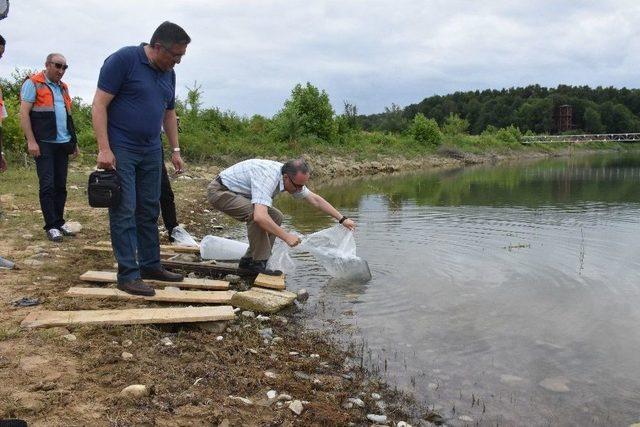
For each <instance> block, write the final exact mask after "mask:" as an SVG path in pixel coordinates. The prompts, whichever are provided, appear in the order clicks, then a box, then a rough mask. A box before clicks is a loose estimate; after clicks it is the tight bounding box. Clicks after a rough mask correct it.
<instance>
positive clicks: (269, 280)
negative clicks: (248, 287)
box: [253, 274, 285, 290]
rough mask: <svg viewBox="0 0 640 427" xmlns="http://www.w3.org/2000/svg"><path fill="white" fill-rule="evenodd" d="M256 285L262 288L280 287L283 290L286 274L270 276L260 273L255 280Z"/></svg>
mask: <svg viewBox="0 0 640 427" xmlns="http://www.w3.org/2000/svg"><path fill="white" fill-rule="evenodd" d="M253 284H254V286H260V287H261V288H269V289H278V290H283V289H284V288H285V285H284V274H283V275H280V276H269V275H267V274H258V275H257V276H256V280H254V281H253Z"/></svg>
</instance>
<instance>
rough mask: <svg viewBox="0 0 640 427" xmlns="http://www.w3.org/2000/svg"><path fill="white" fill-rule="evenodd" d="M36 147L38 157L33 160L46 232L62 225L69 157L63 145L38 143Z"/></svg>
mask: <svg viewBox="0 0 640 427" xmlns="http://www.w3.org/2000/svg"><path fill="white" fill-rule="evenodd" d="M38 146H39V147H40V155H39V156H38V157H36V159H35V160H36V171H37V172H38V181H39V183H40V209H41V210H42V216H43V217H44V229H45V230H47V231H48V230H50V229H52V228H60V227H62V226H63V225H64V205H65V204H66V202H67V170H68V168H69V155H68V154H67V151H66V148H65V144H64V143H55V142H38Z"/></svg>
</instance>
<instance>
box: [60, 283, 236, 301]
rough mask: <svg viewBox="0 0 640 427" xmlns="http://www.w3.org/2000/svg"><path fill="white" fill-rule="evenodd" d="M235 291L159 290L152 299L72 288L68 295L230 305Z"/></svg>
mask: <svg viewBox="0 0 640 427" xmlns="http://www.w3.org/2000/svg"><path fill="white" fill-rule="evenodd" d="M234 294H235V291H180V290H176V291H165V290H163V289H158V290H157V291H156V294H155V295H154V296H152V297H145V296H142V295H131V294H128V293H126V292H123V291H121V290H119V289H115V288H81V287H72V288H69V290H68V291H67V295H69V296H72V297H83V298H112V299H125V300H141V299H143V300H146V301H159V302H175V303H198V304H230V303H231V297H233V295H234Z"/></svg>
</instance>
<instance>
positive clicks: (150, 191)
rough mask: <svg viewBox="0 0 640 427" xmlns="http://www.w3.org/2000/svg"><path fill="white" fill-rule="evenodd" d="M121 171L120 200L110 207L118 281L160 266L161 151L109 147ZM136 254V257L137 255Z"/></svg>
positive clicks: (130, 279)
mask: <svg viewBox="0 0 640 427" xmlns="http://www.w3.org/2000/svg"><path fill="white" fill-rule="evenodd" d="M112 151H113V154H114V156H115V158H116V169H117V171H118V174H119V175H120V180H121V184H122V193H121V199H120V204H119V205H118V207H116V208H109V224H110V226H111V245H112V246H113V253H114V255H115V257H116V260H117V261H118V283H120V284H123V283H127V282H130V281H132V280H136V279H139V278H140V269H144V270H157V269H159V268H160V238H159V236H158V214H159V213H160V176H161V173H162V172H161V171H162V151H161V150H158V151H155V152H150V153H135V152H132V151H128V150H125V149H123V148H118V147H112ZM136 254H137V257H136Z"/></svg>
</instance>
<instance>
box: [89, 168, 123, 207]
mask: <svg viewBox="0 0 640 427" xmlns="http://www.w3.org/2000/svg"><path fill="white" fill-rule="evenodd" d="M120 191H121V187H120V176H119V175H118V172H116V170H115V169H111V170H98V171H94V172H92V173H91V175H89V185H88V186H87V194H88V195H89V206H91V207H94V208H115V207H116V206H118V205H119V204H120Z"/></svg>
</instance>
